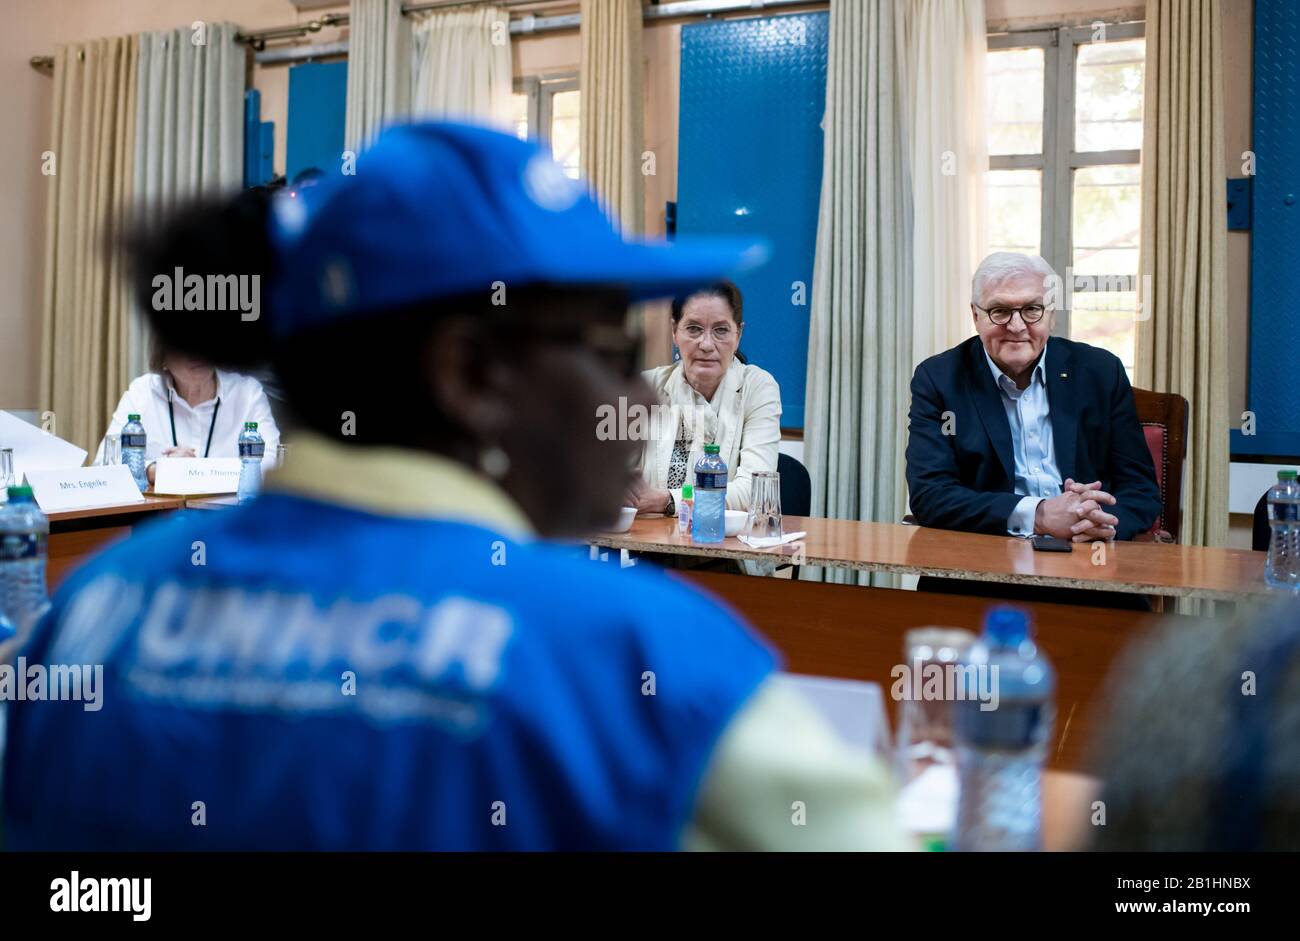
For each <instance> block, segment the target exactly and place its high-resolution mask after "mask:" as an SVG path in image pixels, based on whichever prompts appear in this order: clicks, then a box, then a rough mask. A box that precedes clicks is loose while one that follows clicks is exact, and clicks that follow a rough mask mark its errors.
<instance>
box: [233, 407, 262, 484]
mask: <svg viewBox="0 0 1300 941" xmlns="http://www.w3.org/2000/svg"><path fill="white" fill-rule="evenodd" d="M265 453H266V442H264V441H263V440H262V436H261V435H260V434H258V433H257V422H255V421H246V422H244V430H243V431H241V432H240V433H239V489H238V491H236V493H235V496H236V497H238V499H239V502H240V503H244V502H245V501H248V500H251V499H253V497H255V496H257V492H258V491H259V490H261V489H262V455H263V454H265Z"/></svg>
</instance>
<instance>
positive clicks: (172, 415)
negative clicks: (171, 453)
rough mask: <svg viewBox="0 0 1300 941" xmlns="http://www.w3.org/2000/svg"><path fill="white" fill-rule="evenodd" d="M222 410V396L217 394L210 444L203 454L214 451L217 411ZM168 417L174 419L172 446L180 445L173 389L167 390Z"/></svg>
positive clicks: (210, 431) (210, 427) (213, 407)
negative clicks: (173, 404)
mask: <svg viewBox="0 0 1300 941" xmlns="http://www.w3.org/2000/svg"><path fill="white" fill-rule="evenodd" d="M219 411H221V396H217V404H215V405H213V406H212V424H210V425H208V446H207V447H206V448H204V449H203V456H204V457H207V456H208V455H209V454H210V453H211V452H212V432H213V431H215V430H216V427H217V412H219ZM167 417H168V418H170V419H171V421H172V447H173V448H178V447H180V443H179V442H178V441H177V440H176V409H175V408H173V407H172V393H171V390H168V392H167Z"/></svg>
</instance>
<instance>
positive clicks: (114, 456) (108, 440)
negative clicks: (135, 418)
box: [99, 435, 122, 467]
mask: <svg viewBox="0 0 1300 941" xmlns="http://www.w3.org/2000/svg"><path fill="white" fill-rule="evenodd" d="M121 463H122V436H121V435H105V436H104V457H103V459H102V460H100V462H99V465H100V467H109V466H111V465H113V464H121Z"/></svg>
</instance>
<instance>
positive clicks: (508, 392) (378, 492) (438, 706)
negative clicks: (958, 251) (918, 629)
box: [4, 124, 904, 850]
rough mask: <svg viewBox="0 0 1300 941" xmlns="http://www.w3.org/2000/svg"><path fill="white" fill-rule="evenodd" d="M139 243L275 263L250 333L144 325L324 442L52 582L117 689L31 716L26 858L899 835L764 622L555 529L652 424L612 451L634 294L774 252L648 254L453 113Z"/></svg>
mask: <svg viewBox="0 0 1300 941" xmlns="http://www.w3.org/2000/svg"><path fill="white" fill-rule="evenodd" d="M130 259H131V263H132V268H133V272H134V274H133V277H134V279H135V282H136V283H137V285H138V286H139V289H143V287H144V286H146V285H147V284H148V282H149V278H150V275H151V273H152V272H154V271H157V270H162V271H170V270H172V269H173V268H175V267H176V266H183V267H184V268H185V270H186V271H187V272H189V271H194V272H198V273H201V274H206V273H224V272H236V273H251V272H256V273H258V274H259V276H260V277H261V278H262V282H263V283H264V284H265V285H268V286H269V297H270V302H269V304H265V305H264V311H265V313H264V316H263V317H261V318H260V319H259V320H258V321H256V322H242V321H239V320H238V319H237V318H232V317H229V316H228V315H223V314H221V313H219V312H210V313H203V314H201V315H196V313H195V312H193V311H191V312H187V314H186V315H185V316H183V317H173V316H167V315H162V314H158V313H157V312H153V313H151V315H150V316H151V319H152V322H153V326H154V328H155V329H156V330H157V331H158V332H159V333H160V335H161V336H163V338H164V339H165V340H166V342H167V343H168V344H169V345H170V346H172V347H174V348H176V349H178V350H181V351H185V352H188V353H190V354H191V355H196V356H202V357H203V358H204V359H205V360H206V361H210V362H214V363H218V364H221V365H223V366H231V367H251V366H253V365H255V364H257V363H260V362H263V361H269V363H270V365H271V367H272V369H273V370H274V372H275V374H276V375H277V377H278V379H279V381H280V382H281V384H282V387H283V390H284V394H285V396H286V399H287V404H288V405H289V407H290V409H291V410H292V413H293V417H294V421H295V424H296V427H297V429H298V432H297V434H296V436H295V438H294V444H293V447H292V449H291V453H290V457H289V460H288V461H287V462H286V464H285V466H284V467H283V468H281V469H279V470H278V471H277V472H276V473H274V474H273V475H271V477H270V479H269V481H268V487H267V491H266V492H265V493H264V494H263V495H262V496H261V497H259V498H258V499H256V500H254V501H252V502H250V503H248V504H245V505H243V506H240V507H239V508H235V509H231V510H229V511H224V512H220V513H210V514H199V515H191V516H189V517H186V518H179V519H174V520H170V521H167V522H164V523H161V524H157V525H154V526H148V527H141V528H140V529H138V530H137V531H136V532H135V533H134V534H133V535H132V537H131V538H129V539H127V540H126V541H124V542H122V543H120V544H118V545H116V546H114V547H113V548H111V549H110V550H108V551H107V552H105V553H104V554H103V555H101V556H99V557H97V558H96V559H94V560H93V561H91V562H90V563H88V564H87V565H85V566H84V567H83V568H81V569H80V570H78V571H77V572H76V573H75V574H74V575H73V576H72V577H70V578H69V580H68V581H67V582H66V583H65V584H64V586H63V587H62V588H61V590H60V591H59V592H58V593H57V595H56V597H55V600H54V604H53V608H52V610H51V612H50V614H49V615H48V616H47V617H46V618H45V619H44V620H43V621H42V622H41V623H40V625H38V627H37V629H36V630H35V631H34V634H33V640H32V641H31V642H30V643H29V645H28V647H27V649H26V650H25V651H24V655H25V657H26V658H27V661H28V662H29V663H60V664H72V663H77V664H103V667H104V679H103V692H102V699H101V701H102V704H103V707H102V709H100V710H98V711H87V710H85V709H83V704H82V703H79V702H30V701H27V702H21V703H14V704H13V705H14V708H13V709H12V710H11V712H10V719H9V726H8V730H9V754H8V763H7V767H6V769H5V770H6V774H5V782H4V799H5V800H4V806H5V813H6V835H7V838H8V844H9V848H12V849H45V850H57V849H76V850H113V849H149V850H163V849H213V850H233V849H383V850H389V849H394V850H395V849H411V850H417V849H418V850H434V849H467V850H497V849H527V850H547V849H592V850H607V849H649V850H666V849H674V848H683V847H684V848H732V849H745V848H753V849H758V848H858V849H883V848H901V847H903V846H904V843H903V840H902V838H901V836H900V834H899V832H898V830H897V828H896V826H895V823H894V821H893V813H892V802H891V795H890V791H889V786H888V782H887V780H886V777H885V774H884V772H883V769H882V768H881V767H880V766H879V765H878V764H877V763H875V762H873V760H872V759H870V758H869V757H868V756H866V755H865V754H861V753H858V752H855V751H852V750H850V749H848V748H847V747H845V746H842V745H841V744H840V741H839V740H838V739H837V738H836V737H835V735H834V733H833V732H832V731H831V730H830V728H829V726H828V725H827V724H825V723H824V721H823V720H822V718H821V717H820V716H819V715H818V714H817V713H816V712H815V711H814V710H813V709H812V707H811V706H809V705H808V704H806V703H805V702H803V701H802V700H801V699H799V698H797V696H795V695H794V694H793V693H791V692H789V691H788V688H787V687H783V686H781V685H780V684H778V683H774V682H772V679H771V678H772V674H773V670H774V667H775V662H774V656H773V654H772V652H771V651H770V650H769V649H768V648H767V647H766V646H765V645H764V644H763V643H762V642H761V641H760V640H759V639H757V638H756V637H755V636H754V635H753V634H752V633H751V632H750V631H749V629H748V628H746V626H745V625H743V624H742V623H740V622H739V621H738V620H737V619H736V617H735V616H734V615H732V614H731V613H729V612H728V611H727V610H725V609H723V608H721V607H720V606H718V605H717V604H715V603H714V602H712V601H710V600H709V599H708V598H707V597H706V596H704V595H702V594H700V593H698V592H696V591H694V590H692V589H690V588H688V587H686V586H684V585H681V584H678V583H676V582H673V581H671V580H670V579H669V578H668V577H667V576H665V575H663V574H662V573H660V572H658V571H656V570H653V569H651V568H650V567H648V566H638V567H635V568H631V569H626V570H622V569H620V568H618V567H615V566H608V565H599V564H594V563H592V562H590V561H587V560H586V559H585V558H583V555H584V553H583V552H582V550H580V549H578V548H576V547H575V546H568V547H565V546H557V545H552V544H549V543H547V542H545V541H544V540H545V539H548V538H552V539H554V538H564V537H577V536H581V535H582V534H585V533H589V532H591V531H593V530H595V529H598V528H600V527H602V526H606V525H608V524H610V523H611V522H612V521H613V519H614V518H615V517H616V515H617V513H618V509H619V506H620V504H621V503H622V498H623V495H624V493H625V492H626V491H627V488H628V486H629V485H630V484H631V482H632V478H633V473H634V471H633V468H634V466H635V459H636V456H637V452H638V450H639V447H640V442H638V441H636V440H605V439H603V438H602V437H600V436H598V435H597V434H596V415H597V410H598V407H599V406H600V405H601V404H604V403H613V402H617V401H618V400H619V397H626V398H627V399H628V400H629V402H633V403H641V404H643V405H648V404H649V390H648V389H647V388H646V387H645V386H644V384H643V383H642V382H641V381H640V380H639V378H638V376H637V368H638V366H639V362H638V360H639V356H638V348H637V344H636V342H635V339H634V338H633V336H632V335H631V334H630V333H629V331H628V328H627V320H626V316H627V314H626V312H627V306H628V304H629V302H630V301H633V300H637V299H641V298H650V297H656V296H667V295H672V294H676V293H679V292H681V291H684V290H689V289H691V288H692V287H696V286H699V285H700V284H704V283H707V282H709V281H711V280H713V279H716V278H717V277H718V276H720V275H722V274H725V273H726V272H728V271H731V270H735V269H737V268H738V267H743V266H744V265H745V264H748V263H753V262H754V261H755V260H756V256H755V255H754V254H753V250H752V249H745V248H742V247H741V246H737V245H726V244H717V243H711V244H700V245H697V246H693V247H692V246H687V245H685V244H677V245H667V244H662V245H661V244H642V243H634V242H624V241H622V240H621V239H620V238H619V236H618V235H617V234H616V233H615V232H614V230H613V229H612V227H611V226H610V224H609V223H608V221H607V220H606V218H605V217H604V215H603V213H602V212H601V210H600V208H599V207H598V206H597V204H596V203H595V202H594V201H593V200H592V199H591V198H590V197H589V196H587V195H586V194H585V192H584V191H583V190H582V189H581V188H580V187H579V186H578V185H577V184H575V183H573V182H572V181H570V180H569V179H568V178H567V177H565V175H564V173H563V171H562V170H561V169H560V168H559V167H558V166H557V165H556V164H555V163H554V161H553V160H551V158H550V157H549V156H547V155H545V154H543V153H542V152H541V151H540V150H539V149H538V148H537V147H536V146H535V145H533V144H529V143H526V142H522V141H518V140H516V139H514V138H513V137H510V136H508V135H505V134H499V133H496V132H492V131H488V130H485V129H479V128H473V127H467V126H458V125H453V124H425V125H410V126H405V127H400V128H395V129H392V130H390V131H389V132H387V133H386V134H384V135H383V136H381V138H380V140H379V141H378V142H377V143H376V144H375V146H374V147H373V148H372V149H371V150H370V151H369V152H367V153H365V154H363V155H362V157H361V158H360V160H359V161H358V163H357V167H356V174H355V175H354V176H338V177H331V178H328V179H325V180H323V181H321V182H320V183H319V184H318V185H317V186H315V187H311V188H309V189H305V190H303V191H301V192H300V193H299V195H298V198H295V199H292V200H286V199H285V198H283V197H276V198H275V199H268V198H267V197H266V196H265V194H259V193H245V194H242V195H240V196H238V197H235V198H233V199H230V200H227V201H224V202H221V203H218V204H209V205H203V206H198V207H195V208H191V209H189V210H187V211H184V212H181V213H179V214H178V215H176V216H174V217H173V218H172V219H171V220H170V221H169V222H168V223H167V224H166V225H165V227H164V228H163V229H161V230H159V231H154V232H151V233H145V234H144V235H143V236H142V237H140V238H138V239H136V240H135V242H134V243H133V244H132V246H131V251H130ZM797 801H802V802H803V803H804V806H806V808H807V810H806V824H805V825H795V822H794V820H793V817H792V807H793V805H794V804H795V802H797Z"/></svg>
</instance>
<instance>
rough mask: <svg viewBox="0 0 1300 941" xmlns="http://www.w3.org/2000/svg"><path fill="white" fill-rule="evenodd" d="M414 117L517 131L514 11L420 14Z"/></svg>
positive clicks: (479, 9) (416, 28)
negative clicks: (512, 33)
mask: <svg viewBox="0 0 1300 941" xmlns="http://www.w3.org/2000/svg"><path fill="white" fill-rule="evenodd" d="M417 17H418V18H417V19H415V21H414V46H413V54H414V59H415V87H414V90H413V93H412V107H411V111H412V114H414V115H418V116H421V117H429V116H435V115H436V116H440V117H449V118H457V119H468V120H471V121H477V122H482V123H487V124H492V125H496V126H497V127H500V128H504V129H509V128H510V127H511V124H512V121H511V107H510V106H511V94H512V92H513V82H514V79H513V76H512V73H511V62H510V13H509V11H507V10H506V9H504V8H503V7H498V6H478V7H470V8H465V9H457V10H449V11H446V12H442V13H429V14H425V15H423V16H419V15H418V14H417Z"/></svg>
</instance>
